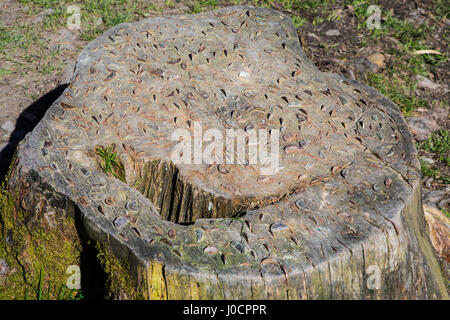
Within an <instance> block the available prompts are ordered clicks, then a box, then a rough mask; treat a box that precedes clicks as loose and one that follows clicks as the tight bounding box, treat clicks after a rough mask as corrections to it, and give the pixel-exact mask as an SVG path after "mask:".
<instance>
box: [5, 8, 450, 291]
mask: <svg viewBox="0 0 450 320" xmlns="http://www.w3.org/2000/svg"><path fill="white" fill-rule="evenodd" d="M199 123H201V124H202V126H203V130H206V129H217V130H219V131H220V132H222V133H224V132H225V130H227V129H235V130H237V129H241V130H242V131H241V132H243V133H248V132H250V131H251V130H259V129H266V130H268V131H269V130H270V131H272V130H275V131H278V132H279V137H280V138H279V154H280V158H279V159H280V166H279V168H277V169H278V170H275V171H274V172H273V174H271V175H267V174H266V175H265V174H261V172H262V171H261V169H263V168H266V167H267V163H265V164H261V163H260V164H251V163H243V164H237V163H231V164H226V163H225V164H217V163H213V164H206V163H201V164H186V163H174V162H173V161H172V160H171V159H172V158H171V152H172V151H173V148H174V146H175V144H176V142H175V141H172V140H171V134H172V133H173V132H174V130H176V129H185V130H187V131H189V132H192V134H193V135H194V129H195V125H196V124H199ZM206 144H207V143H205V145H206ZM98 146H103V147H104V148H107V147H108V146H115V149H114V150H115V152H116V153H117V156H118V160H119V162H120V164H121V166H123V172H124V175H123V177H122V178H123V179H122V180H123V181H122V180H121V179H118V178H117V177H115V176H113V175H112V174H107V173H105V172H104V170H102V169H101V161H99V158H98V155H96V153H95V150H96V148H97V147H98ZM16 159H17V161H16V163H15V164H14V166H13V170H12V173H11V177H10V179H9V189H10V190H16V191H19V192H18V194H19V197H20V199H21V200H23V202H24V203H25V204H26V207H27V208H29V210H34V209H33V208H36V200H35V198H36V197H33V192H35V191H36V190H37V189H39V190H44V191H42V192H43V193H44V194H46V196H47V197H49V198H51V197H52V194H53V195H55V194H57V195H58V197H62V198H64V199H66V201H67V202H66V204H67V203H68V204H69V205H70V206H72V207H74V208H76V210H75V211H76V212H78V213H77V214H79V215H80V216H81V217H82V221H83V227H84V228H85V230H86V234H87V235H88V237H89V239H92V240H97V241H100V242H102V243H104V244H107V245H108V246H109V247H110V248H111V250H112V252H113V253H114V254H115V255H116V256H117V257H118V259H121V260H124V261H127V263H128V264H129V267H130V268H129V272H130V275H131V278H132V279H133V286H134V287H135V288H136V290H138V291H139V292H141V293H142V296H144V297H146V298H149V299H208V298H209V299H320V298H333V299H346V298H362V299H374V298H382V299H389V298H405V299H414V298H424V299H437V298H448V293H447V288H446V285H445V282H444V279H443V276H442V274H441V270H440V268H439V264H438V262H437V260H436V257H435V256H434V253H433V249H432V247H431V244H430V240H429V239H428V236H427V231H426V227H425V221H424V218H423V212H422V204H421V188H420V181H419V175H420V173H419V172H420V171H419V163H418V161H417V159H416V149H415V146H414V143H413V140H412V137H411V134H410V132H409V131H408V128H407V126H406V123H405V121H404V119H403V117H402V115H401V113H400V112H399V110H398V107H397V106H396V105H394V104H393V103H392V102H391V101H390V100H388V99H387V98H385V97H384V96H382V95H381V94H380V93H378V92H377V91H376V90H374V89H373V88H370V87H367V86H364V85H362V84H360V83H358V82H356V81H351V80H348V79H345V78H343V77H341V76H339V75H337V74H327V73H322V72H320V71H319V70H318V69H317V68H316V67H315V66H314V65H313V64H312V63H311V62H310V60H309V59H308V58H307V57H306V55H305V54H304V51H303V49H302V47H301V45H300V43H299V40H298V35H297V31H296V29H295V27H294V26H293V24H292V22H291V20H290V19H289V18H288V17H287V16H285V15H283V14H281V13H280V12H277V11H274V10H270V9H261V8H253V7H242V6H240V7H229V8H224V9H219V10H215V11H212V12H208V13H204V14H197V15H187V16H174V17H161V18H152V19H147V20H142V21H139V22H135V23H132V24H128V23H125V24H120V25H118V26H116V27H114V28H112V29H110V30H109V31H107V32H106V33H105V34H103V35H102V36H101V37H99V38H97V39H96V40H94V41H93V42H91V43H90V44H89V45H87V47H86V48H85V49H84V50H83V52H82V53H81V55H80V57H79V58H78V61H77V64H76V68H75V73H74V75H73V77H72V80H71V83H70V85H69V86H68V88H67V89H66V90H65V91H64V93H63V94H62V95H61V97H60V98H59V99H58V100H56V101H55V103H54V104H53V105H52V106H51V107H50V109H49V110H48V112H47V113H46V115H45V117H44V118H43V119H42V121H41V122H40V123H39V124H38V125H37V127H36V128H35V129H34V131H33V132H32V133H31V134H29V135H28V136H27V138H26V139H25V141H24V142H23V143H21V144H20V146H19V148H18V153H17V157H16ZM19 203H21V201H19ZM53 205H54V206H58V205H59V204H58V203H53Z"/></svg>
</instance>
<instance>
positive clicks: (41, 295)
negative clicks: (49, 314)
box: [25, 267, 84, 301]
mask: <svg viewBox="0 0 450 320" xmlns="http://www.w3.org/2000/svg"><path fill="white" fill-rule="evenodd" d="M46 287H47V290H46V292H44V268H43V267H41V270H40V272H39V282H38V285H37V288H33V287H32V289H33V291H34V292H35V294H36V297H35V299H36V300H39V301H42V300H51V299H52V298H54V297H56V298H57V300H82V299H84V296H83V294H82V292H81V291H80V290H77V289H69V288H67V286H65V285H55V286H53V291H54V292H52V286H51V285H47V286H46ZM31 299H32V297H31ZM31 299H28V296H27V295H25V300H31Z"/></svg>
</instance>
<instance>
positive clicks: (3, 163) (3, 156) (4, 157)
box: [0, 84, 67, 181]
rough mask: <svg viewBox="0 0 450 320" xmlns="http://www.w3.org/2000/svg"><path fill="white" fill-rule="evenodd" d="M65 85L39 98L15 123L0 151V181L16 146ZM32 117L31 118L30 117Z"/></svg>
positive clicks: (37, 121) (39, 119) (34, 125)
mask: <svg viewBox="0 0 450 320" xmlns="http://www.w3.org/2000/svg"><path fill="white" fill-rule="evenodd" d="M66 87H67V84H63V85H59V86H58V87H56V88H55V89H53V90H52V91H50V92H47V93H46V94H45V95H43V96H42V97H40V98H39V99H38V100H36V101H35V102H33V103H32V104H31V105H30V106H28V107H27V108H26V109H25V110H24V111H23V112H22V114H21V115H20V116H19V118H18V119H17V121H16V126H15V129H14V131H13V133H12V134H11V137H10V139H9V142H8V145H7V146H6V147H5V148H4V149H3V150H1V151H0V181H3V179H4V177H5V175H6V173H7V171H8V168H9V165H10V163H11V159H12V157H13V155H14V152H15V150H16V147H17V145H18V144H19V143H20V141H22V140H23V138H24V137H25V136H26V135H27V133H29V132H30V131H32V130H33V129H34V127H36V125H37V124H38V123H39V121H41V119H42V117H43V116H44V115H45V112H46V111H47V109H48V108H49V107H50V106H51V105H52V104H53V102H55V100H56V99H57V98H58V97H59V96H60V95H61V94H62V92H63V91H64V89H65V88H66ZM30 115H32V116H30Z"/></svg>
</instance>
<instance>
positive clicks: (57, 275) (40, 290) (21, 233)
mask: <svg viewBox="0 0 450 320" xmlns="http://www.w3.org/2000/svg"><path fill="white" fill-rule="evenodd" d="M5 185H6V183H5V182H4V183H3V184H2V186H1V187H0V259H3V260H4V262H6V265H7V269H8V271H7V273H6V275H3V276H0V299H74V298H76V297H80V292H79V291H78V290H70V289H68V288H67V287H66V282H67V279H68V278H69V276H70V274H67V273H66V272H67V268H68V267H69V266H71V265H77V266H79V264H80V252H81V244H80V241H79V239H78V236H77V230H76V228H75V223H74V219H73V218H72V217H69V216H59V215H57V214H54V215H52V216H48V217H47V218H46V217H43V216H40V213H39V212H34V213H33V214H30V213H26V212H24V211H23V210H20V209H17V208H18V206H17V202H18V200H17V199H18V197H17V195H14V194H12V193H11V192H9V191H8V190H7V189H6V187H5Z"/></svg>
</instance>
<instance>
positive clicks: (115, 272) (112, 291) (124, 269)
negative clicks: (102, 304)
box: [96, 241, 144, 300]
mask: <svg viewBox="0 0 450 320" xmlns="http://www.w3.org/2000/svg"><path fill="white" fill-rule="evenodd" d="M96 249H97V251H98V254H97V259H98V261H99V262H100V265H101V266H102V268H103V270H104V272H105V273H106V276H107V281H106V290H107V297H106V298H107V299H120V300H129V299H133V300H136V299H138V300H141V299H144V297H143V295H142V294H141V293H139V292H138V291H137V290H136V288H135V286H134V281H133V279H132V278H131V276H130V266H129V265H128V263H127V262H125V261H121V260H120V259H119V258H117V257H116V256H115V255H114V253H113V252H112V251H111V249H110V248H109V246H108V245H106V244H104V243H101V242H98V241H97V244H96Z"/></svg>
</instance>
